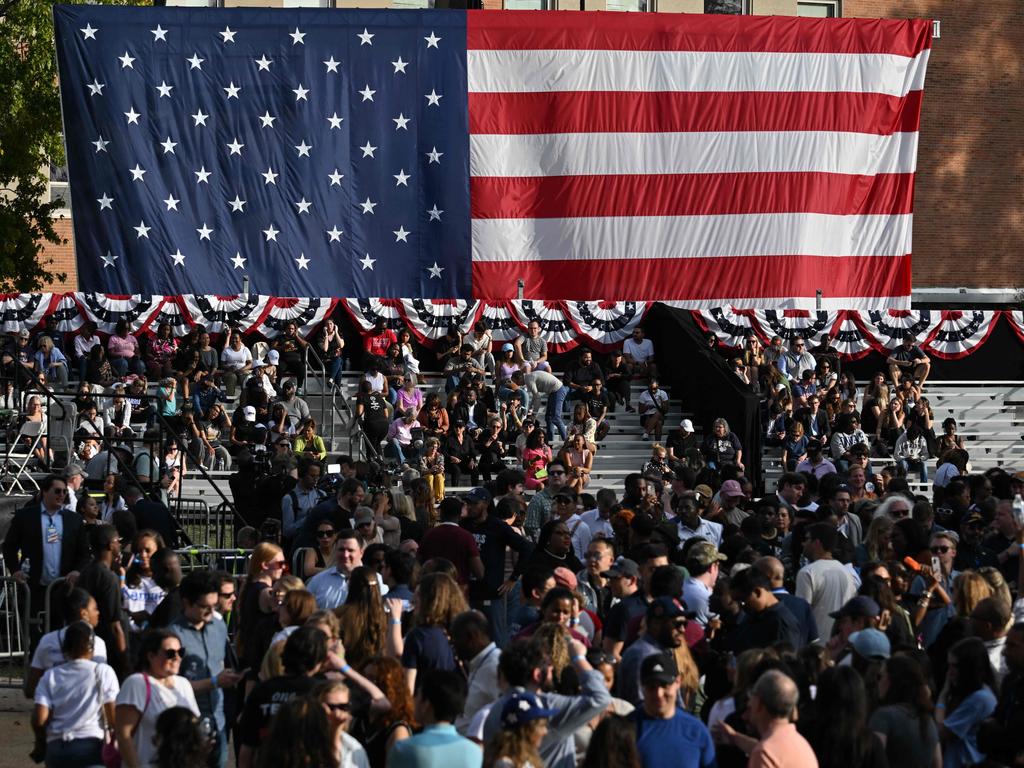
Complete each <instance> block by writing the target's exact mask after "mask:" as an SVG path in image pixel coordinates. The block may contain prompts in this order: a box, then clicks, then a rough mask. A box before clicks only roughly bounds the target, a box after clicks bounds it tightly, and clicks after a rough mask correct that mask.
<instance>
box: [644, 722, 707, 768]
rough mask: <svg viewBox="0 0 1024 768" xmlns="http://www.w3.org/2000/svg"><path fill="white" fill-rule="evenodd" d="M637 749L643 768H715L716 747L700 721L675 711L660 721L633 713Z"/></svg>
mask: <svg viewBox="0 0 1024 768" xmlns="http://www.w3.org/2000/svg"><path fill="white" fill-rule="evenodd" d="M634 717H635V719H636V746H637V749H638V750H639V751H640V762H641V763H642V764H643V766H644V768H715V766H716V765H717V762H716V761H715V745H714V744H713V743H712V741H711V733H710V732H709V731H708V729H707V726H705V725H704V723H702V722H701V721H700V720H698V719H697V718H696V717H694V716H693V715H691V714H688V713H687V712H684V711H683V710H681V709H679V708H678V707H677V708H676V713H675V715H673V716H672V717H670V718H668V719H665V720H662V719H661V718H654V717H650V716H648V715H647V714H646V713H645V712H644V711H643V709H638V710H636V713H635V714H634Z"/></svg>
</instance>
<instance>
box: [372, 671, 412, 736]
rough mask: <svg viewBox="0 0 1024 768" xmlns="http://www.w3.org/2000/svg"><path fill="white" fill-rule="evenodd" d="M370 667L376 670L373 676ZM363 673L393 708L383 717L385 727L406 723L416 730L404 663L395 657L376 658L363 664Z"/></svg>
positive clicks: (382, 721)
mask: <svg viewBox="0 0 1024 768" xmlns="http://www.w3.org/2000/svg"><path fill="white" fill-rule="evenodd" d="M370 667H373V669H374V674H373V675H372V676H371V675H369V674H367V670H368V669H369V668H370ZM361 671H362V673H363V675H364V676H366V677H367V678H369V679H370V680H371V681H372V682H373V683H374V684H375V685H376V686H377V687H378V688H380V689H381V691H382V692H383V693H384V696H385V697H386V698H387V700H388V701H389V702H390V703H391V708H390V709H389V710H388V711H387V712H384V713H383V714H382V715H381V723H382V725H383V727H385V728H390V727H391V725H392V724H393V723H405V724H406V725H408V726H409V728H410V729H414V728H416V727H417V724H416V715H415V714H414V712H413V709H414V707H413V701H412V695H411V694H410V693H409V683H408V681H407V680H406V677H405V669H403V668H402V663H401V662H400V661H399V660H398V659H396V658H394V657H393V656H374V657H372V658H370V659H368V660H367V661H366V663H365V664H363V666H362V670H361Z"/></svg>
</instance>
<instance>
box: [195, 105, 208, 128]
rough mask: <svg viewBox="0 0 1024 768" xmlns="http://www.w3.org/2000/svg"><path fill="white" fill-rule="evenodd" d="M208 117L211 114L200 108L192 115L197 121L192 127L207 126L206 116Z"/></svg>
mask: <svg viewBox="0 0 1024 768" xmlns="http://www.w3.org/2000/svg"><path fill="white" fill-rule="evenodd" d="M208 117H209V115H206V114H203V110H201V109H200V110H199V111H198V112H196V113H195V114H194V115H192V119H193V120H195V121H196V124H195V125H194V126H192V127H193V128H198V127H199V126H200V125H201V126H203V127H204V128H205V127H206V118H208Z"/></svg>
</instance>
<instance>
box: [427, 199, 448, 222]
mask: <svg viewBox="0 0 1024 768" xmlns="http://www.w3.org/2000/svg"><path fill="white" fill-rule="evenodd" d="M427 213H429V214H430V218H429V219H428V221H440V220H441V214H442V213H444V211H439V210H438V209H437V203H434V207H433V208H431V209H430V210H429V211H427Z"/></svg>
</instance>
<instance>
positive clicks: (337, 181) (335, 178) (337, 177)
mask: <svg viewBox="0 0 1024 768" xmlns="http://www.w3.org/2000/svg"><path fill="white" fill-rule="evenodd" d="M327 178H328V179H330V180H331V186H332V187H334V186H338V187H340V186H341V180H342V179H344V178H345V174H343V173H339V172H338V169H337V168H335V169H334V173H328V174H327Z"/></svg>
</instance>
